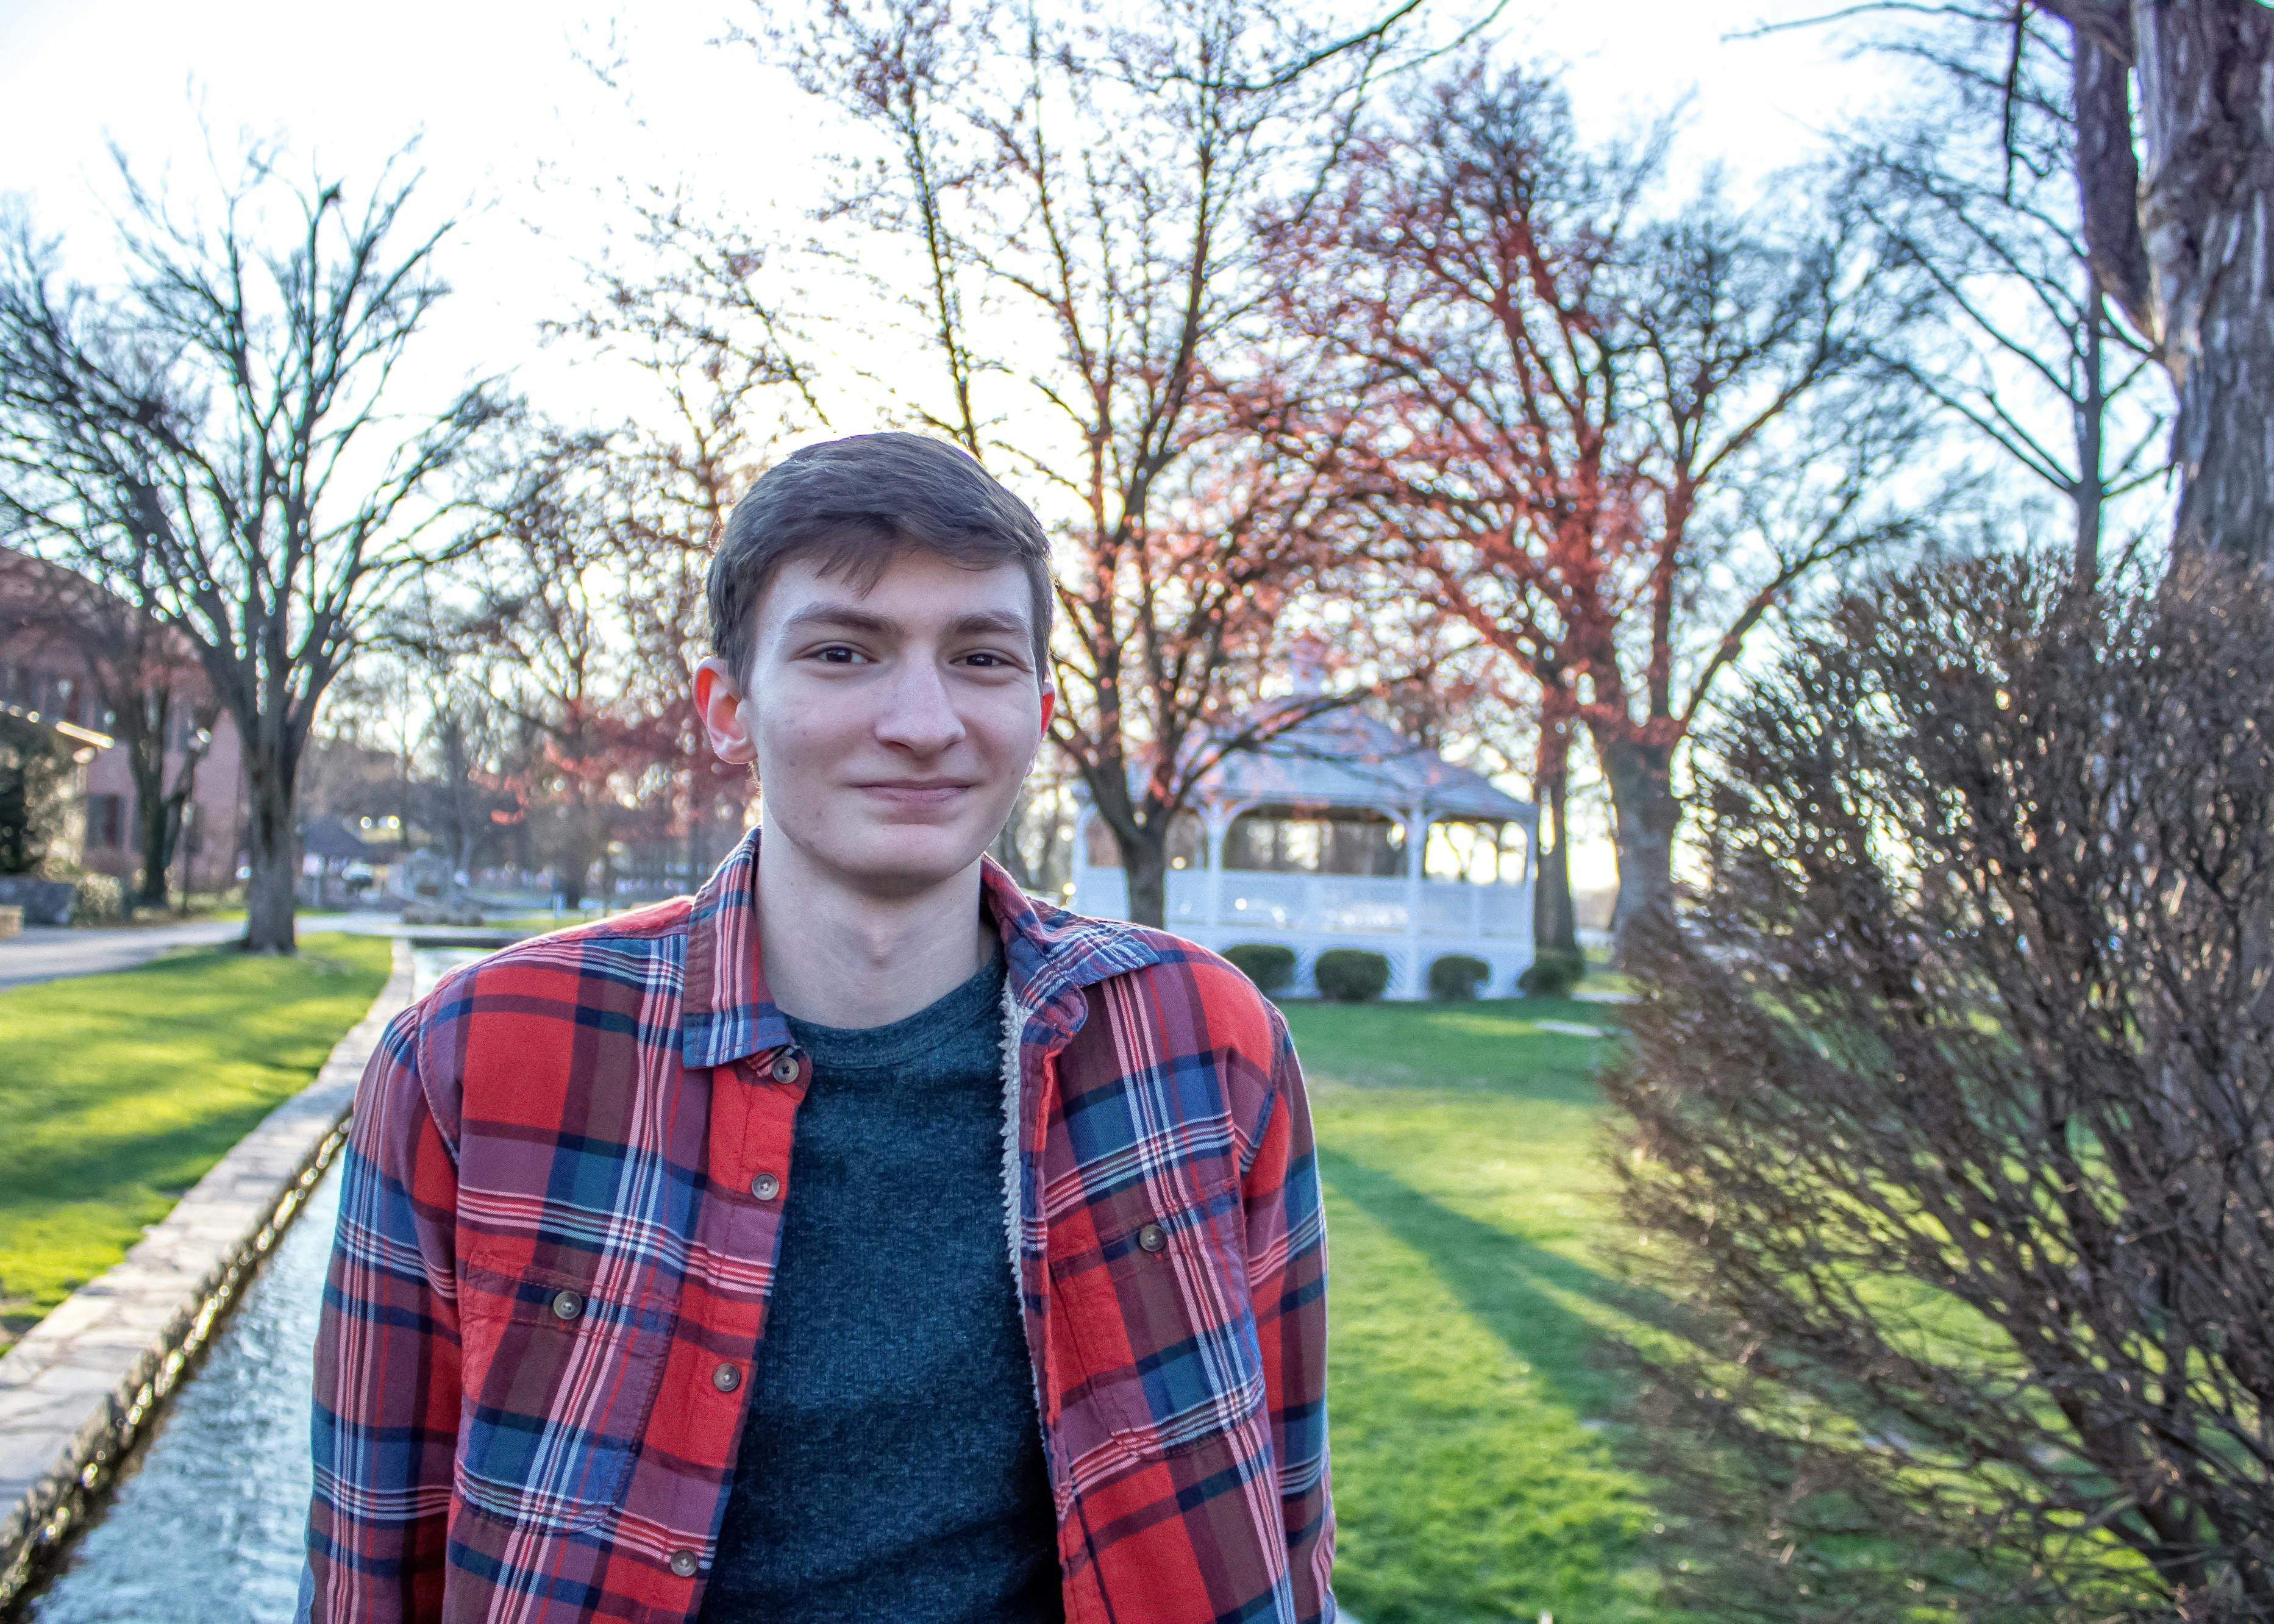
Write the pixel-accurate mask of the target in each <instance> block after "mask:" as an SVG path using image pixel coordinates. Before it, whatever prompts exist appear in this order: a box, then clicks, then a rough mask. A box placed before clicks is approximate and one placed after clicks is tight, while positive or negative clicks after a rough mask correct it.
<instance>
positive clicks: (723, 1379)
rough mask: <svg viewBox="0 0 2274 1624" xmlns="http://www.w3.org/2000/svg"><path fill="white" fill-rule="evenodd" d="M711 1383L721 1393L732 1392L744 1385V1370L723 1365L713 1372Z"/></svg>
mask: <svg viewBox="0 0 2274 1624" xmlns="http://www.w3.org/2000/svg"><path fill="white" fill-rule="evenodd" d="M711 1385H712V1387H716V1388H718V1389H719V1392H721V1393H732V1392H733V1391H734V1389H735V1388H736V1387H741V1386H742V1372H740V1371H738V1370H736V1369H735V1368H734V1366H733V1365H720V1366H719V1368H718V1369H717V1370H714V1371H712V1372H711Z"/></svg>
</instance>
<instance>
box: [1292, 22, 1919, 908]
mask: <svg viewBox="0 0 2274 1624" xmlns="http://www.w3.org/2000/svg"><path fill="white" fill-rule="evenodd" d="M1659 172H1660V147H1659V146H1658V144H1657V143H1655V142H1645V143H1644V144H1643V145H1641V146H1640V147H1636V148H1633V149H1631V150H1627V151H1623V152H1612V153H1602V152H1595V151H1590V150H1588V149H1586V148H1585V147H1582V146H1581V145H1580V143H1579V142H1578V140H1577V137H1576V135H1575V133H1574V132H1573V128H1572V124H1571V122H1570V114H1569V111H1568V109H1567V108H1566V106H1565V104H1564V102H1563V99H1562V95H1561V94H1560V93H1559V92H1558V91H1557V90H1556V89H1555V87H1554V86H1552V85H1551V84H1548V83H1547V82H1545V81H1543V80H1541V79H1537V78H1533V77H1530V76H1526V75H1524V74H1521V73H1509V74H1501V73H1497V72H1495V71H1494V70H1492V69H1491V67H1490V66H1489V64H1487V62H1486V61H1485V60H1484V59H1483V58H1477V59H1474V60H1472V62H1471V63H1470V64H1468V66H1467V67H1465V69H1464V70H1462V71H1459V72H1457V73H1456V74H1455V75H1454V76H1453V77H1451V78H1449V79H1447V80H1445V81H1444V82H1443V83H1442V84H1440V85H1439V86H1437V87H1436V88H1435V90H1434V93H1433V94H1432V95H1431V96H1430V97H1429V98H1428V99H1427V101H1426V102H1424V103H1422V104H1421V105H1420V106H1419V109H1417V110H1416V111H1415V112H1414V113H1413V114H1412V116H1411V117H1408V118H1405V119H1403V120H1399V121H1395V122H1385V123H1383V124H1380V125H1378V126H1376V127H1374V128H1373V129H1370V130H1368V131H1367V132H1365V133H1364V134H1363V135H1362V136H1361V138H1360V139H1358V140H1356V141H1355V142H1353V143H1352V147H1351V150H1350V157H1349V160H1348V162H1347V164H1346V165H1345V168H1344V178H1343V184H1342V187H1341V190H1340V191H1339V192H1338V193H1337V206H1336V207H1335V208H1334V209H1333V210H1332V211H1321V212H1318V213H1317V214H1314V216H1313V217H1312V218H1310V219H1309V220H1306V221H1297V222H1293V223H1292V224H1291V229H1289V231H1288V232H1287V235H1286V239H1285V244H1284V252H1287V253H1288V254H1289V255H1290V256H1291V259H1292V260H1293V261H1294V263H1296V264H1298V265H1300V266H1306V267H1312V268H1311V274H1309V275H1308V276H1307V277H1306V278H1305V279H1303V281H1302V282H1300V283H1299V287H1300V289H1301V290H1302V296H1301V298H1300V302H1299V305H1298V306H1297V308H1296V312H1295V319H1296V320H1298V321H1299V323H1300V325H1301V326H1302V327H1304V328H1305V329H1306V330H1307V331H1308V332H1310V333H1311V334H1313V335H1315V336H1316V338H1317V339H1318V340H1319V342H1321V343H1322V344H1324V345H1325V346H1326V347H1327V348H1328V349H1329V350H1330V351H1331V352H1333V353H1334V354H1336V355H1337V356H1339V357H1342V359H1343V362H1344V370H1343V374H1342V377H1341V380H1340V381H1339V382H1338V383H1337V385H1335V386H1334V387H1329V388H1327V389H1324V390H1322V391H1321V392H1320V393H1319V394H1318V395H1316V396H1315V397H1314V400H1313V402H1310V406H1311V410H1310V414H1309V417H1308V419H1307V421H1306V422H1305V423H1304V427H1305V428H1306V432H1320V433H1322V434H1323V435H1325V436H1326V437H1327V439H1328V440H1329V447H1330V454H1331V455H1332V457H1333V458H1334V459H1335V460H1336V461H1337V462H1340V463H1341V464H1343V465H1344V468H1345V470H1348V471H1347V472H1346V473H1345V476H1344V480H1343V485H1344V492H1345V493H1346V495H1347V497H1348V499H1349V500H1355V501H1358V502H1359V503H1362V504H1364V505H1366V506H1367V507H1368V508H1371V509H1372V510H1373V511H1374V513H1375V514H1376V515H1378V523H1377V526H1376V529H1377V531H1378V534H1379V538H1380V539H1379V541H1378V543H1377V546H1378V549H1379V554H1378V555H1379V556H1380V557H1381V558H1382V560H1385V561H1386V562H1389V563H1390V564H1392V565H1394V566H1395V567H1396V568H1398V569H1399V570H1401V571H1403V572H1404V575H1405V576H1406V578H1407V579H1408V580H1409V581H1410V582H1411V583H1412V585H1413V589H1414V590H1417V591H1419V592H1420V593H1421V594H1423V595H1425V596H1426V597H1427V598H1428V599H1429V600H1430V601H1432V602H1434V603H1437V604H1440V605H1442V606H1443V607H1444V608H1445V610H1446V611H1447V612H1448V613H1451V614H1453V615H1455V616H1457V617H1458V618H1459V619H1460V620H1463V621H1465V622H1466V623H1467V624H1468V625H1469V626H1470V627H1472V628H1473V629H1474V630H1475V632H1476V634H1477V635H1479V636H1480V637H1482V638H1483V639H1485V640H1486V641H1487V642H1488V643H1491V644H1492V645H1493V646H1494V647H1495V648H1496V649H1498V650H1501V651H1502V653H1503V654H1504V655H1505V656H1507V657H1508V658H1510V660H1512V661H1513V662H1514V663H1515V664H1516V665H1517V667H1518V668H1519V669H1521V670H1522V671H1523V672H1524V673H1526V674H1527V675H1528V676H1529V677H1530V678H1531V679H1532V681H1533V682H1535V683H1536V684H1537V685H1538V688H1539V690H1540V716H1541V726H1540V756H1539V761H1538V769H1539V777H1540V793H1541V795H1542V797H1543V799H1544V800H1546V801H1547V803H1548V804H1549V806H1550V807H1551V808H1559V807H1560V806H1561V805H1562V796H1563V793H1564V792H1563V788H1562V786H1563V783H1564V780H1565V777H1566V774H1567V772H1568V762H1569V757H1570V744H1571V737H1570V734H1571V731H1572V729H1573V728H1574V727H1575V726H1584V727H1585V729H1586V731H1587V733H1588V735H1589V738H1590V741H1591V742H1592V743H1593V748H1594V752H1595V756H1596V757H1597V759H1598V760H1599V761H1600V763H1601V764H1602V768H1603V771H1604V774H1605V777H1606V778H1607V779H1608V783H1609V786H1610V791H1611V797H1612V804H1613V808H1614V813H1615V836H1616V844H1617V847H1618V855H1619V888H1620V889H1619V905H1618V912H1617V919H1618V921H1619V929H1621V931H1622V933H1623V932H1624V931H1625V930H1626V929H1627V927H1628V926H1629V925H1630V923H1631V922H1632V921H1636V920H1638V919H1640V918H1642V917H1644V916H1645V915H1655V914H1663V913H1665V912H1666V911H1667V910H1668V909H1669V908H1670V906H1671V903H1672V888H1673V878H1672V859H1673V849H1674V840H1675V832H1676V830H1677V828H1678V827H1679V823H1680V818H1681V809H1682V808H1681V798H1680V795H1679V793H1678V792H1677V791H1676V789H1675V782H1674V771H1675V760H1676V757H1677V756H1678V755H1679V754H1680V753H1681V751H1682V749H1683V745H1684V743H1685V741H1687V740H1688V739H1689V737H1690V733H1691V731H1692V729H1693V727H1694V726H1696V725H1697V723H1698V718H1699V717H1700V715H1701V712H1702V710H1703V707H1704V706H1705V705H1706V702H1707V700H1708V699H1709V698H1710V697H1711V695H1712V694H1713V688H1714V684H1715V682H1716V681H1717V680H1719V679H1720V678H1721V675H1722V673H1724V672H1726V671H1727V670H1728V667H1729V665H1730V664H1731V662H1733V661H1734V660H1735V659H1736V657H1737V655H1738V654H1739V652H1740V651H1741V650H1742V649H1743V646H1744V643H1745V640H1746V638H1747V637H1748V636H1749V635H1751V632H1752V631H1753V630H1754V628H1756V627H1758V625H1759V623H1760V622H1761V621H1762V620H1763V619H1764V618H1765V617H1766V616H1767V615H1768V614H1769V613H1771V612H1772V611H1773V609H1775V608H1776V607H1777V606H1778V605H1781V604H1782V603H1783V602H1785V601H1786V600H1787V599H1788V598H1789V597H1790V596H1791V595H1792V594H1793V593H1794V592H1796V590H1799V589H1800V588H1801V587H1802V586H1803V583H1806V582H1807V581H1808V580H1809V579H1810V577H1811V575H1813V574H1815V573H1816V572H1818V571H1819V570H1821V569H1824V568H1826V567H1827V566H1829V565H1831V564H1833V563H1834V562H1835V561H1836V560H1841V559H1842V558H1845V557H1848V556H1849V555H1851V554H1853V553H1857V552H1859V551H1861V550H1864V549H1865V548H1868V547H1871V546H1873V545H1879V544H1882V543H1884V542H1886V541H1887V540H1888V539H1890V538H1892V537H1893V536H1894V535H1896V534H1898V533H1900V532H1901V529H1902V526H1901V524H1900V523H1897V522H1896V521H1894V519H1892V518H1890V517H1888V516H1887V514H1886V508H1885V505H1884V503H1883V502H1882V501H1881V500H1880V497H1881V494H1882V492H1881V486H1882V485H1883V483H1884V481H1885V480H1886V477H1887V475H1888V473H1889V471H1890V470H1891V469H1893V468H1894V467H1895V466H1897V465H1898V464H1899V463H1900V462H1901V459H1902V458H1903V457H1904V455H1906V454H1907V453H1908V452H1909V449H1910V447H1912V445H1913V444H1914V443H1915V441H1916V424H1915V421H1914V419H1913V417H1912V416H1911V414H1910V413H1909V411H1908V410H1907V409H1906V408H1905V407H1904V405H1903V403H1902V402H1901V398H1900V397H1899V395H1896V394H1894V393H1893V392H1890V391H1888V390H1886V389H1885V388H1882V387H1879V384H1880V382H1881V380H1880V378H1879V376H1878V375H1877V374H1876V372H1875V369H1874V366H1873V362H1872V348H1871V346H1872V342H1873V341H1874V340H1875V339H1877V338H1878V337H1879V336H1880V335H1882V334H1883V333H1884V331H1885V330H1886V328H1887V327H1889V326H1890V325H1892V324H1893V323H1894V321H1896V320H1898V319H1899V316H1900V312H1890V311H1889V310H1888V309H1887V308H1886V305H1884V304H1883V303H1882V302H1881V301H1880V300H1879V297H1877V296H1876V294H1875V292H1874V290H1873V284H1872V282H1871V279H1870V278H1869V277H1867V276H1866V275H1864V274H1863V273H1864V262H1865V255H1864V252H1863V251H1862V249H1861V247H1860V245H1859V244H1858V243H1857V242H1856V240H1855V237H1854V235H1853V233H1852V231H1849V230H1847V229H1843V226H1842V224H1841V222H1838V221H1837V220H1834V221H1832V222H1830V223H1828V224H1827V225H1826V227H1825V228H1824V229H1822V230H1821V231H1820V232H1815V231H1796V232H1787V233H1784V234H1780V233H1778V232H1776V231H1773V230H1772V229H1769V228H1767V227H1766V225H1765V224H1763V223H1762V222H1756V221H1750V220H1746V219H1743V218H1741V217H1739V216H1737V215H1736V214H1732V213H1731V212H1729V211H1728V209H1726V208H1724V207H1721V206H1720V205H1719V204H1718V203H1717V202H1715V201H1714V200H1713V199H1712V198H1710V197H1708V198H1706V199H1700V200H1699V201H1698V202H1697V203H1696V204H1695V205H1693V206H1692V207H1690V208H1689V209H1688V210H1686V211H1684V212H1683V213H1681V214H1676V215H1675V216H1672V217H1670V218H1669V217H1659V218H1653V217H1652V216H1651V215H1649V214H1647V213H1646V211H1645V208H1644V206H1643V200H1644V198H1645V194H1646V192H1648V190H1649V188H1650V187H1651V186H1652V185H1653V184H1654V183H1655V181H1656V179H1657V177H1658V175H1659ZM1351 402H1356V406H1355V410H1353V408H1352V405H1351V404H1350V403H1351ZM1353 422H1358V423H1362V424H1363V425H1365V426H1364V428H1363V429H1362V430H1361V431H1359V432H1355V433H1354V432H1352V427H1351V425H1352V423H1353ZM1557 846H1558V847H1559V849H1560V847H1561V846H1562V838H1561V835H1560V833H1559V836H1558V839H1557Z"/></svg>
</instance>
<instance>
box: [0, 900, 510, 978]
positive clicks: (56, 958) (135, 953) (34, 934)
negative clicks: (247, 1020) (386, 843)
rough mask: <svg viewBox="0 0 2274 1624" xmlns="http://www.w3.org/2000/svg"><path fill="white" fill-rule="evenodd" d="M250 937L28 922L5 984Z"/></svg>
mask: <svg viewBox="0 0 2274 1624" xmlns="http://www.w3.org/2000/svg"><path fill="white" fill-rule="evenodd" d="M294 929H296V931H297V933H298V934H299V935H301V936H312V935H314V934H315V933H316V932H318V931H321V930H338V931H345V932H347V933H349V934H350V935H353V936H422V935H425V934H428V932H427V931H426V930H425V929H424V928H421V927H417V926H406V925H404V924H403V921H402V920H400V919H399V918H397V917H396V916H395V915H394V914H311V913H305V912H304V913H302V914H300V915H299V916H298V917H297V920H296V921H295V923H294ZM516 934H517V933H516ZM244 935H245V921H243V920H241V919H232V920H221V919H192V920H186V921H183V922H182V923H180V924H178V925H115V926H97V927H94V928H93V929H77V928H74V927H72V926H67V925H26V926H25V927H24V929H23V930H22V932H21V933H20V934H19V935H16V936H5V937H0V987H27V986H29V985H31V984H32V983H33V982H34V981H61V980H62V979H64V977H65V976H71V975H100V974H102V973H103V972H105V971H107V970H131V969H132V968H133V967H134V966H136V965H142V964H148V963H149V962H150V961H151V960H152V959H155V958H157V957H159V956H160V955H161V954H162V953H165V952H166V951H169V950H170V949H173V948H177V947H215V946H218V945H219V944H222V943H223V942H235V941H237V940H238V939H239V938H240V937H242V936H244ZM504 939H508V940H509V939H510V938H509V937H508V938H504Z"/></svg>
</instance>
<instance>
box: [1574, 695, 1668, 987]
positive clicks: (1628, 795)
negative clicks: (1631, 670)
mask: <svg viewBox="0 0 2274 1624" xmlns="http://www.w3.org/2000/svg"><path fill="white" fill-rule="evenodd" d="M1594 740H1595V755H1596V756H1597V757H1598V758H1599V759H1600V761H1601V762H1602V763H1603V777H1604V778H1605V779H1606V780H1608V783H1609V785H1610V788H1611V814H1612V818H1611V822H1612V834H1613V838H1614V840H1615V845H1616V846H1617V848H1618V861H1619V898H1618V905H1617V907H1616V909H1615V911H1614V913H1613V914H1612V915H1611V929H1612V932H1613V934H1614V936H1615V940H1616V947H1615V951H1616V953H1617V957H1618V960H1619V962H1620V964H1621V965H1622V966H1631V964H1632V955H1631V953H1630V943H1631V939H1632V936H1633V933H1634V929H1635V927H1636V926H1637V925H1638V923H1639V922H1641V921H1645V920H1659V921H1671V920H1672V918H1673V916H1674V836H1675V831H1676V830H1677V829H1679V828H1680V827H1681V824H1682V801H1681V800H1680V798H1679V797H1677V796H1676V795H1675V793H1674V775H1673V766H1674V747H1673V746H1671V745H1654V744H1645V743H1643V742H1640V741H1637V740H1633V739H1630V738H1624V737H1619V738H1607V737H1605V733H1604V731H1603V730H1597V731H1596V733H1595V734H1594Z"/></svg>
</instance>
